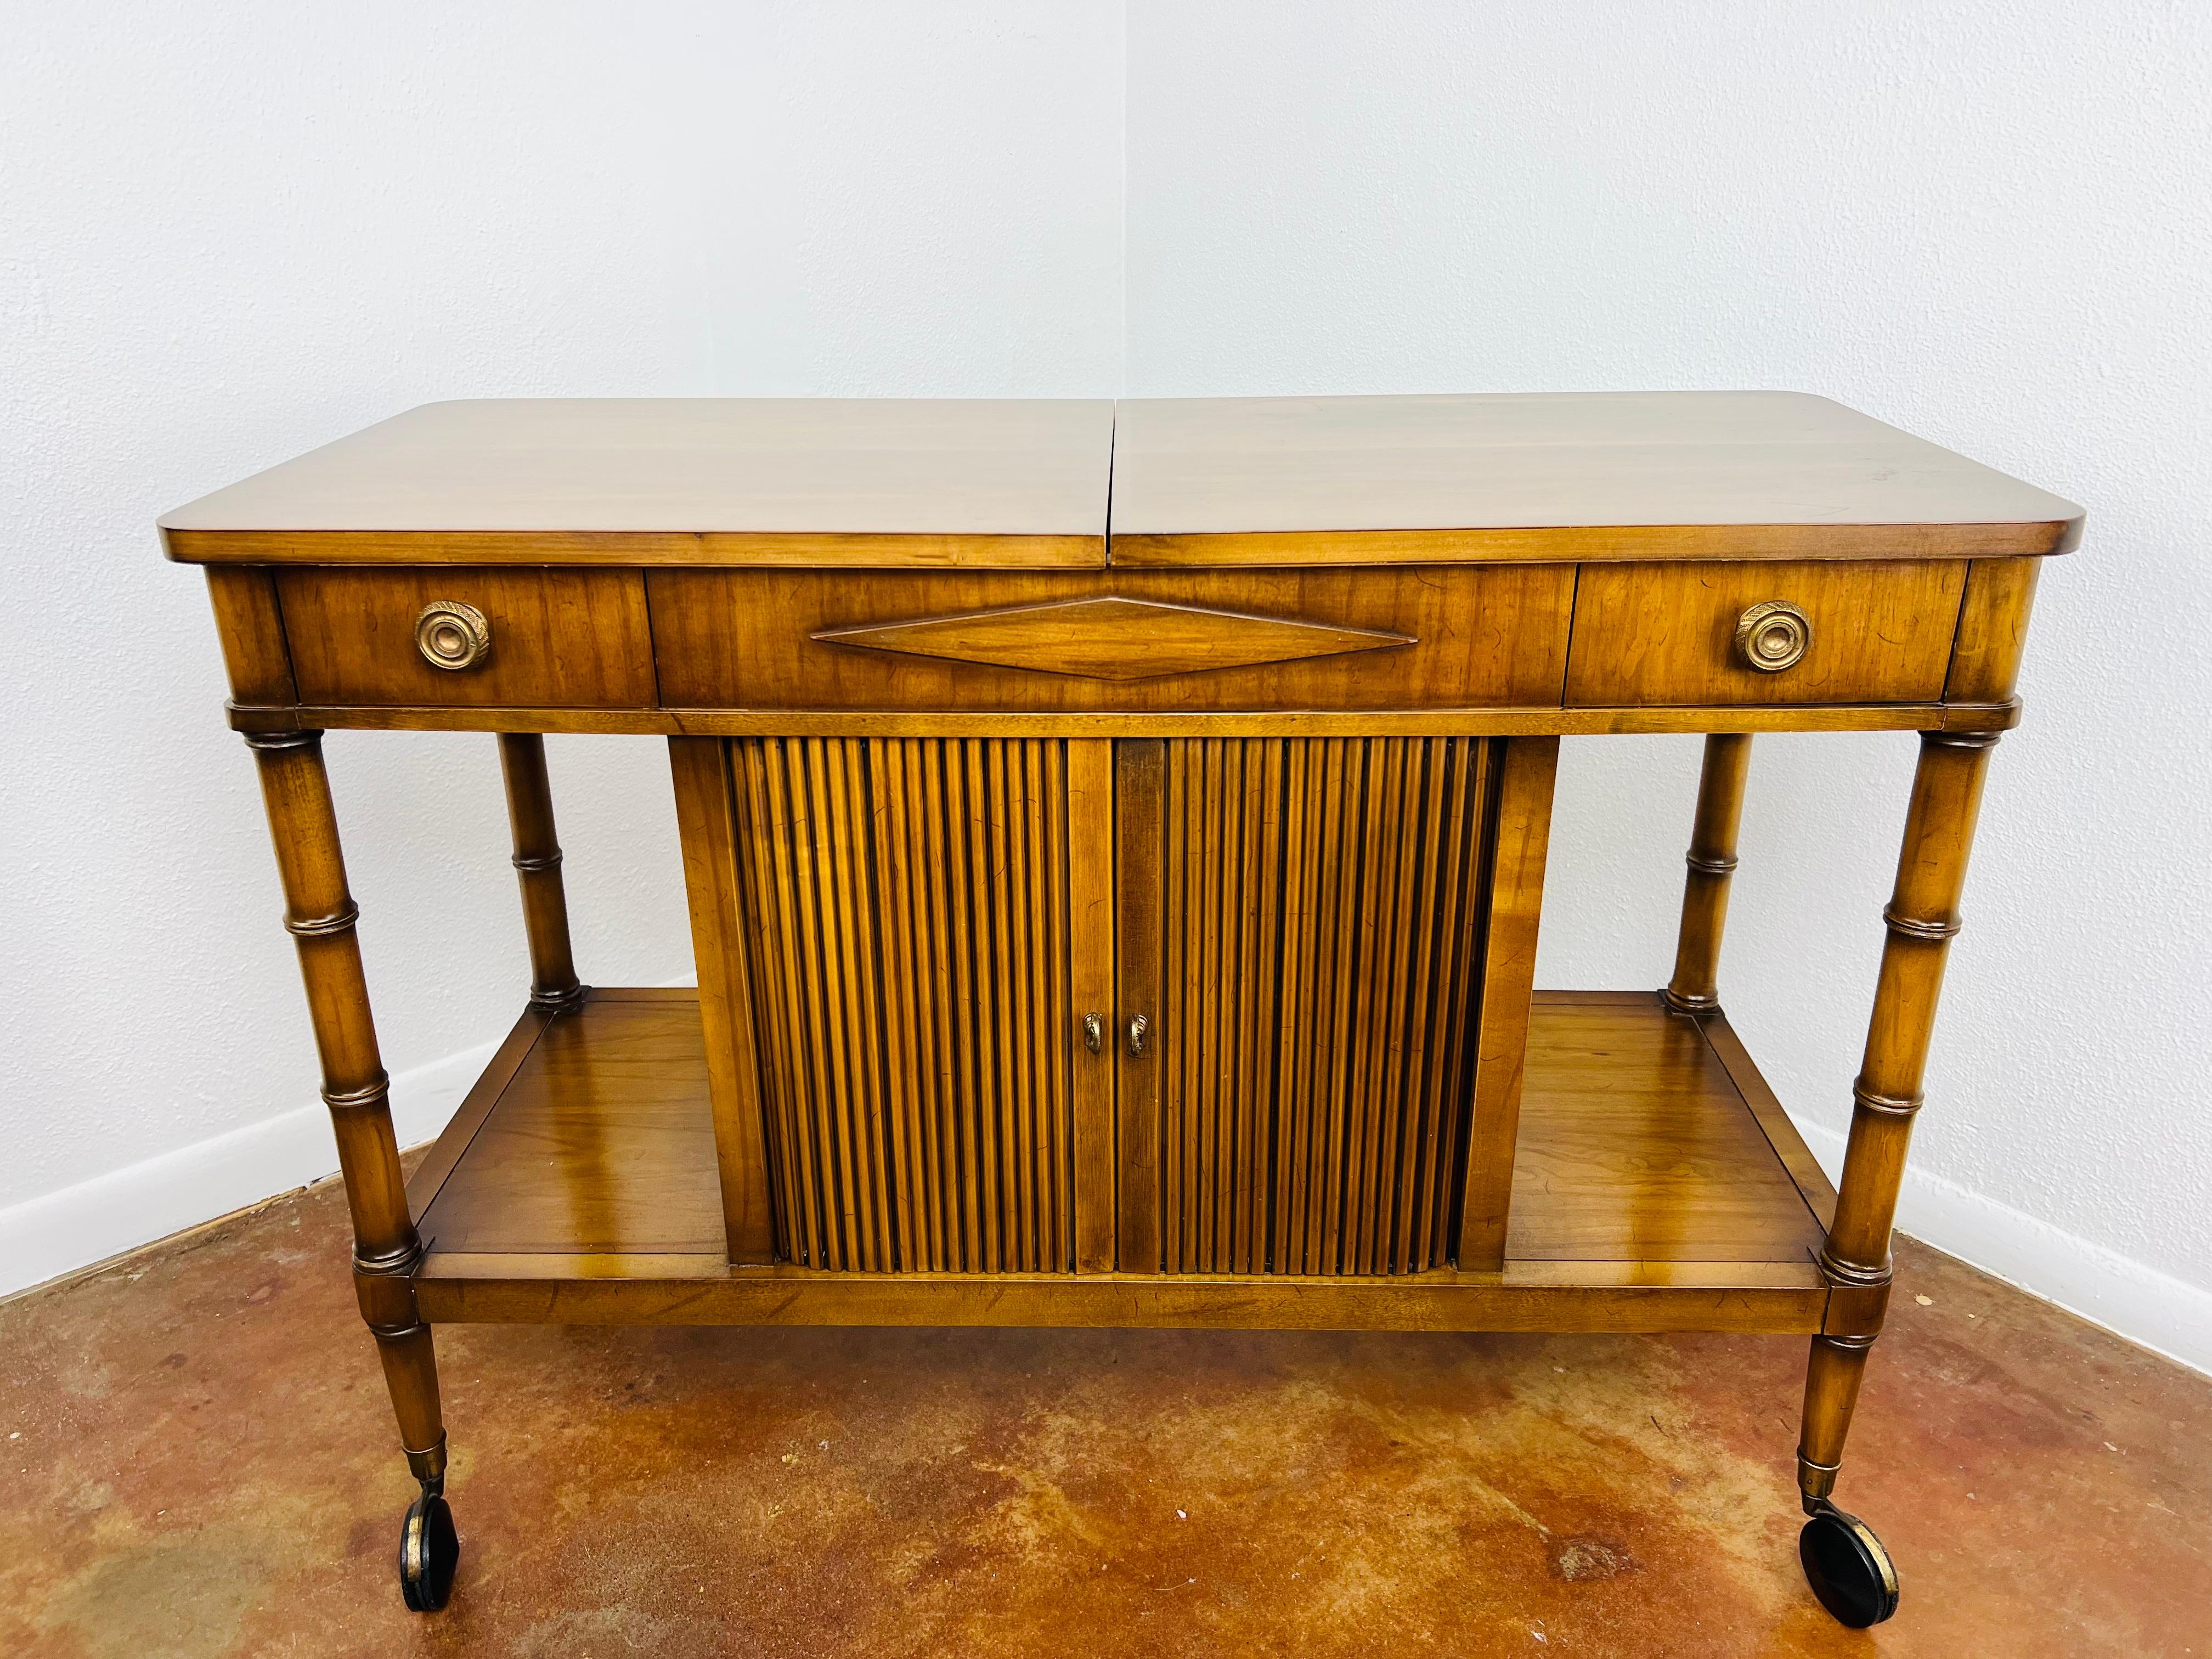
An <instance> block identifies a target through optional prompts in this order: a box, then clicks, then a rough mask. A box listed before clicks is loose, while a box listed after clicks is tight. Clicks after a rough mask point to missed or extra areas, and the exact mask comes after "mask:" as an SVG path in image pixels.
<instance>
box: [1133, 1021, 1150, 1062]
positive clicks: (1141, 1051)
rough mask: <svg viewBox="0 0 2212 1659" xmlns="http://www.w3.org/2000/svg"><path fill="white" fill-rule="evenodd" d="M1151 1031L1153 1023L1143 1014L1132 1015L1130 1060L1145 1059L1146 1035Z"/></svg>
mask: <svg viewBox="0 0 2212 1659" xmlns="http://www.w3.org/2000/svg"><path fill="white" fill-rule="evenodd" d="M1151 1029H1152V1021H1150V1020H1148V1019H1146V1018H1145V1017H1144V1016H1143V1015H1142V1014H1132V1015H1131V1016H1130V1017H1129V1058H1130V1059H1132V1060H1142V1059H1143V1058H1144V1057H1145V1033H1146V1031H1148V1030H1151Z"/></svg>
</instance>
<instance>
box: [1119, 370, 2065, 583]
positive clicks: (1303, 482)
mask: <svg viewBox="0 0 2212 1659" xmlns="http://www.w3.org/2000/svg"><path fill="white" fill-rule="evenodd" d="M2080 521H2081V508H2080V507H2076V506H2075V505H2074V504H2073V503H2072V502H2071V501H2063V500H2061V499H2060V498H2059V497H2057V496H2056V495H2050V494H2048V493H2046V492H2045V491H2043V490H2040V489H2035V488H2034V487H2033V486H2032V485H2029V484H2025V483H2021V482H2020V481H2019V480H2018V479H2016V478H2011V477H2006V476H2005V475H2004V474H2003V473H2001V472H1997V471H1994V470H1992V469H1991V468H1989V467H1986V466H1983V465H1979V464H1978V463H1977V462H1974V461H1971V460H1968V459H1966V458H1965V457H1964V456H1961V455H1956V454H1954V453H1951V452H1950V451H1948V450H1947V449H1943V448H1941V447H1938V446H1936V445H1935V444H1931V443H1929V442H1926V441H1924V440H1922V439H1919V438H1916V437H1913V436H1912V435H1911V434H1909V433H1905V432H1900V431H1899V430H1898V429H1897V428H1894V427H1891V426H1886V425H1884V424H1883V423H1882V422H1879V421H1876V420H1873V419H1871V418H1869V416H1864V415H1861V414H1858V413H1857V412H1856V411H1854V410H1849V409H1846V408H1844V406H1843V405H1842V404H1835V403H1831V402H1829V401H1828V400H1827V399H1826V398H1815V397H1810V396H1807V395H1806V394H1803V393H1801V392H1543V393H1509V394H1495V395H1461V396H1440V397H1369V398H1136V399H1125V400H1124V401H1123V402H1122V403H1121V404H1119V405H1118V408H1117V413H1116V427H1115V451H1114V547H1113V557H1114V562H1115V563H1117V564H1288V563H1297V562H1316V563H1400V562H1446V563H1449V562H1457V561H1461V560H1468V559H1491V558H1502V559H1544V558H1552V559H1559V558H1572V559H1613V558H1655V557H1656V558H1682V557H1693V556H1711V557H1725V558H1747V557H1766V558H1863V557H1872V556H1908V557H1926V556H1931V555H1936V554H1943V553H1948V554H1951V555H1952V556H1971V555H1975V554H1999V553H2021V554H2040V553H2052V552H2059V551H2063V550H2064V549H2065V548H2066V547H2068V546H2070V545H2071V544H2072V542H2073V540H2074V539H2075V537H2076V536H2077V535H2078V533H2079V527H2080Z"/></svg>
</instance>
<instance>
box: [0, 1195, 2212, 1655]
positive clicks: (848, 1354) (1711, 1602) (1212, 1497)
mask: <svg viewBox="0 0 2212 1659" xmlns="http://www.w3.org/2000/svg"><path fill="white" fill-rule="evenodd" d="M345 1248H346V1245H345V1238H344V1212H343V1205H342V1203H341V1200H340V1198H339V1195H338V1194H337V1192H336V1191H335V1190H334V1189H332V1188H328V1187H325V1188H317V1189H314V1190H313V1191H310V1192H308V1193H306V1194H299V1195H295V1196H294V1197H291V1198H288V1199H284V1200H279V1201H277V1202H276V1203H275V1204H272V1205H270V1206H267V1207H265V1208H264V1209H262V1210H259V1211H257V1212H252V1213H251V1214H249V1215H246V1216H243V1217H240V1218H233V1219H232V1220H230V1221H228V1222H225V1223H222V1224H220V1225H217V1226H216V1227H214V1228H211V1229H208V1230H204V1231H201V1232H199V1233H196V1234H192V1235H189V1236H186V1237H184V1238H181V1239H178V1240H173V1241H171V1242H169V1243H165V1244H162V1245H158V1246H155V1247H154V1248H152V1249H149V1250H147V1251H145V1252H143V1253H142V1254H141V1255H137V1256H136V1257H133V1258H131V1259H130V1260H129V1261H125V1262H124V1263H122V1264H120V1265H118V1266H117V1267H113V1268H112V1269H109V1270H106V1271H103V1272H101V1273H99V1274H97V1275H95V1276H94V1277H91V1278H89V1279H82V1280H80V1281H78V1282H76V1283H74V1284H70V1285H62V1286H58V1287H54V1288H52V1289H49V1290H46V1291H37V1292H33V1293H32V1294H30V1295H27V1296H26V1297H20V1298H18V1299H17V1300H15V1301H14V1302H12V1303H9V1304H4V1305H0V1352H4V1353H5V1354H6V1356H7V1364H6V1376H7V1394H6V1400H5V1413H4V1425H5V1431H6V1435H7V1439H6V1441H5V1442H4V1461H0V1485H4V1489H5V1491H6V1492H7V1501H6V1503H5V1504H4V1505H0V1654H6V1655H9V1656H15V1659H29V1656H40V1659H64V1656H68V1659H76V1656H87V1659H161V1656H186V1655H189V1656H202V1655H217V1654H283V1655H303V1656H304V1655H315V1656H344V1655H361V1656H378V1659H385V1656H392V1655H405V1654H418V1653H419V1654H461V1653H466V1654H469V1655H471V1656H483V1659H507V1656H514V1659H524V1656H547V1659H551V1656H560V1659H617V1656H632V1655H662V1654H667V1655H693V1654H732V1655H746V1656H754V1655H758V1656H781V1655H805V1656H809V1659H819V1656H833V1655H845V1654H869V1655H935V1654H957V1655H960V1656H962V1659H987V1656H998V1655H1049V1656H1054V1659H1066V1656H1069V1655H1074V1654H1081V1655H1092V1654H1108V1655H1116V1656H1119V1655H1170V1654H1176V1655H1181V1654H1217V1653H1218V1654H1237V1655H1247V1654H1272V1653H1282V1654H1291V1653H1295V1654H1297V1655H1298V1656H1299V1659H1327V1656H1333V1655H1339V1654H1346V1655H1350V1654H1377V1655H1383V1654H1412V1653H1420V1654H1431V1653H1434V1654H1446V1655H1462V1654H1464V1655H1489V1654H1496V1653H1522V1652H1527V1653H1532V1654H1533V1653H1583V1654H1597V1655H1605V1656H1613V1659H1619V1656H1634V1655H1645V1654H1650V1655H1668V1656H1688V1655H1706V1654H1730V1655H1733V1654H1759V1655H1787V1654H1867V1653H1883V1654H1931V1655H1934V1654H1940V1655H1943V1656H1946V1659H1960V1656H1979V1655H1994V1654H2002V1655H2006V1656H2034V1655H2054V1656H2057V1655H2063V1656H2068V1659H2074V1656H2081V1655H2106V1654H2127V1655H2134V1654H2188V1653H2191V1652H2195V1653H2199V1654H2212V1559H2208V1553H2212V1527H2209V1526H2208V1524H2207V1520H2206V1517H2207V1515H2208V1513H2212V1502H2208V1500H2212V1381H2208V1380H2207V1379H2205V1378H2203V1377H2201V1376H2195V1375H2193V1374H2191V1373H2190V1372H2187V1371H2185V1370H2180V1369H2179V1368H2178V1367H2175V1366H2173V1365H2171V1364H2166V1363H2165V1362H2163V1361H2160V1360H2158V1359H2155V1358H2152V1357H2150V1356H2149V1355H2148V1354H2146V1353H2144V1352H2142V1351H2141V1350H2139V1349H2136V1348H2133V1347H2130V1346H2128V1345H2127V1344H2125V1343H2124V1342H2121V1341H2119V1340H2116V1339H2114V1338H2112V1337H2110V1336H2107V1335H2106V1334H2103V1333H2101V1332H2100V1331H2097V1330H2095V1329H2093V1328H2091V1327H2089V1326H2087V1325H2085V1324H2083V1323H2081V1322H2079V1321H2077V1320H2075V1319H2072V1318H2069V1317H2068V1316H2065V1315H2063V1314H2062V1313H2058V1312H2057V1311H2055V1310H2052V1309H2051V1308H2048V1307H2046V1306H2045V1305H2043V1304H2039V1303H2037V1302H2035V1301H2033V1300H2031V1299H2030V1298H2028V1297H2025V1296H2022V1295H2021V1294H2019V1293H2017V1292H2015V1291H2009V1290H2007V1289H2005V1288H2004V1287H2003V1286H2002V1285H1997V1284H1996V1283H1995V1282H1994V1281H1992V1280H1990V1279H1986V1278H1984V1277H1983V1276H1982V1275H1980V1274H1978V1273H1974V1272H1972V1270H1970V1269H1968V1268H1966V1267H1961V1266H1960V1265H1959V1264H1958V1263H1956V1262H1954V1261H1950V1260H1948V1259H1947V1258H1945V1257H1942V1256H1940V1255H1936V1254H1935V1253H1934V1252H1933V1251H1930V1250H1928V1249H1920V1248H1917V1247H1913V1246H1911V1245H1910V1244H1906V1245H1904V1246H1902V1247H1901V1249H1900V1253H1899V1286H1900V1294H1899V1301H1898V1305H1897V1307H1896V1308H1895V1309H1894V1310H1893V1314H1892V1316H1891V1322H1890V1330H1889V1334H1887V1337H1886V1338H1885V1339H1884V1340H1883V1342H1882V1344H1881V1346H1879V1347H1878V1348H1877V1349H1876V1350H1875V1358H1874V1361H1873V1365H1872V1368H1871V1370H1870V1371H1869V1376H1868V1381H1867V1386H1866V1393H1865V1396H1864V1398H1863V1401H1862V1402H1861V1406H1860V1412H1859V1425H1858V1429H1857V1434H1856V1436H1855V1437H1854V1439H1853V1441H1852V1444H1851V1453H1850V1457H1849V1458H1848V1460H1847V1461H1846V1462H1845V1465H1844V1479H1843V1487H1842V1491H1841V1492H1840V1493H1839V1496H1840V1497H1841V1498H1843V1499H1844V1503H1845V1505H1846V1507H1849V1508H1851V1509H1853V1510H1857V1511H1858V1512H1859V1513H1861V1514H1863V1515H1864V1516H1866V1517H1867V1518H1868V1519H1869V1521H1870V1522H1873V1523H1874V1525H1875V1527H1876V1528H1877V1529H1878V1530H1879V1531H1880V1532H1881V1534H1882V1536H1883V1537H1884V1539H1885V1540H1886V1541H1887V1542H1888V1544H1889V1545H1890V1547H1891V1548H1892V1550H1893V1552H1894V1553H1895V1554H1896V1556H1897V1558H1898V1560H1899V1569H1900V1573H1901V1577H1902V1579H1903V1583H1904V1606H1903V1610H1902V1611H1901V1612H1900V1613H1899V1615H1898V1617H1897V1618H1896V1620H1893V1622H1891V1623H1890V1624H1888V1625H1887V1626H1883V1627H1882V1628H1881V1630H1879V1631H1877V1632H1869V1633H1865V1634H1853V1633H1851V1632H1845V1631H1843V1630H1841V1629H1839V1628H1838V1626H1835V1625H1833V1624H1832V1623H1831V1622H1829V1620H1828V1619H1827V1617H1826V1614H1824V1613H1822V1612H1821V1611H1820V1608H1819V1607H1817V1606H1816V1605H1815V1604H1814V1602H1813V1601H1812V1599H1811V1598H1810V1596H1809V1595H1808V1594H1807V1593H1806V1591H1805V1589H1804V1588H1803V1586H1802V1583H1801V1581H1800V1579H1799V1577H1798V1571H1797V1565H1796V1528H1797V1525H1798V1515H1797V1508H1796V1497H1795V1493H1794V1491H1793V1488H1792V1485H1791V1480H1790V1451H1791V1449H1792V1447H1793V1446H1794V1445H1795V1443H1796V1427H1797V1396H1798V1388H1799V1382H1800V1377H1801V1375H1802V1364H1803V1345H1802V1343H1801V1342H1799V1341H1797V1340H1783V1339H1771V1338H1732V1337H1702V1336H1692V1337H1673V1338H1599V1337H1553V1338H1538V1337H1495V1336H1474V1337H1415V1336H1395V1335H1313V1334H1230V1335H1214V1334H1200V1333H1190V1332H1112V1331H1093V1332H1085V1331H955V1332H939V1331H921V1332H897V1331H865V1330H864V1331H787V1332H773V1331H771V1332H754V1331H745V1330H716V1331H686V1330H635V1331H623V1330H597V1329H574V1330H554V1329H501V1328H475V1329H471V1328H447V1329H445V1330H442V1331H441V1333H440V1334H439V1346H440V1353H441V1359H442V1361H443V1364H444V1370H445V1376H446V1400H447V1422H448V1424H449V1425H450V1426H451V1429H452V1432H453V1448H454V1474H453V1499H454V1504H455V1510H456V1513H457V1515H458V1517H459V1522H460V1528H461V1533H462V1537H463V1550H464V1555H463V1559H462V1565H461V1576H460V1580H459V1585H458V1587H457V1589H456V1590H455V1592H454V1597H453V1605H452V1606H451V1607H449V1608H448V1609H447V1611H446V1612H445V1613H442V1614H439V1615H435V1616H431V1617H427V1618H426V1617H421V1616H418V1615H413V1614H410V1613H406V1612H405V1611H404V1609H403V1608H402V1607H401V1605H400V1601H399V1595H398V1588H397V1585H396V1584H395V1583H394V1581H393V1568H392V1555H393V1551H394V1547H395V1546H396V1543H397V1532H398V1520H399V1515H400V1511H401V1510H402V1508H403V1507H404V1504H406V1502H407V1500H408V1498H410V1496H411V1495H412V1489H411V1484H410V1482H409V1481H408V1480H407V1478H406V1474H405V1471H404V1468H403V1465H402V1463H401V1460H400V1457H399V1454H398V1449H397V1448H398V1442H397V1440H396V1439H395V1437H394V1431H393V1429H392V1420H391V1417H390V1414H389V1412H388V1410H387V1408H386V1402H385V1397H384V1388H383V1384H382V1382H381V1380H380V1376H379V1373H378V1370H377V1366H376V1363H375V1360H374V1357H373V1354H372V1350H371V1346H370V1344H369V1340H368V1337H367V1336H366V1334H364V1333H363V1332H362V1329H361V1327H360V1325H359V1322H358V1321H357V1318H356V1314H355V1312H354V1307H353V1298H352V1296H351V1293H350V1291H349V1287H348V1285H347V1282H346V1277H345V1274H344V1273H343V1270H342V1263H343V1261H344V1259H345ZM1916 1293H1917V1294H1916ZM1919 1297H1926V1298H1927V1301H1926V1303H1925V1304H1923V1303H1922V1302H1921V1301H1920V1300H1919V1299H1918V1298H1919Z"/></svg>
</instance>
